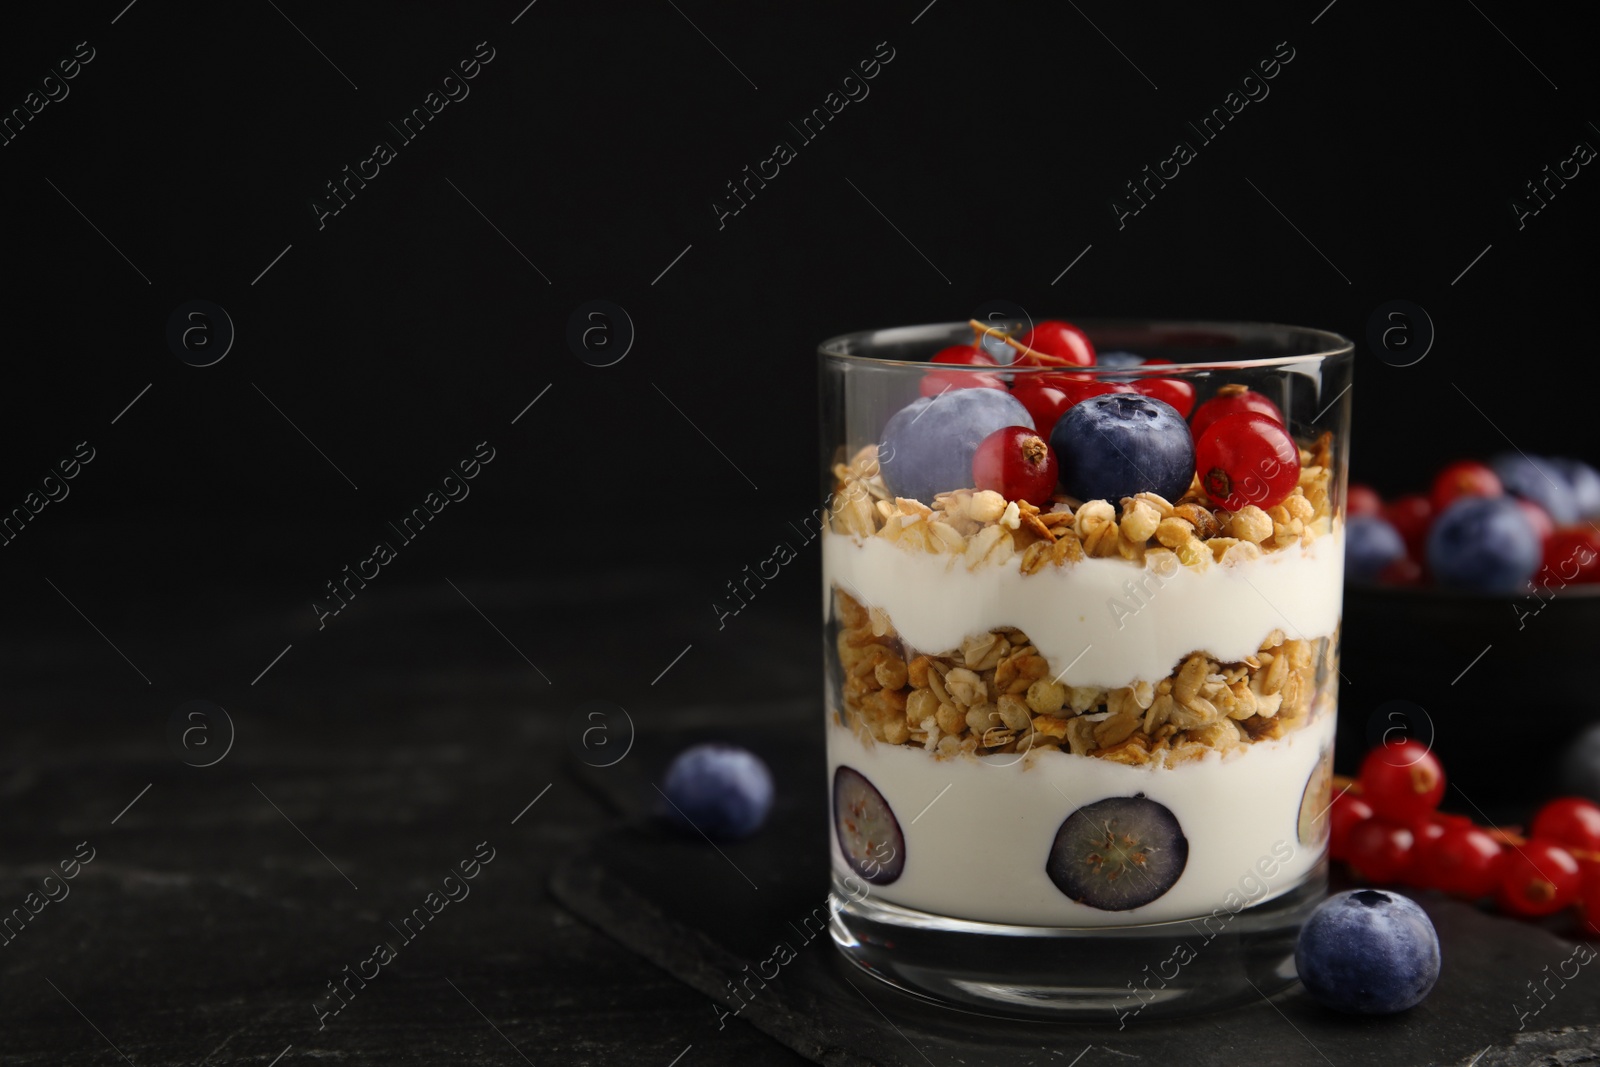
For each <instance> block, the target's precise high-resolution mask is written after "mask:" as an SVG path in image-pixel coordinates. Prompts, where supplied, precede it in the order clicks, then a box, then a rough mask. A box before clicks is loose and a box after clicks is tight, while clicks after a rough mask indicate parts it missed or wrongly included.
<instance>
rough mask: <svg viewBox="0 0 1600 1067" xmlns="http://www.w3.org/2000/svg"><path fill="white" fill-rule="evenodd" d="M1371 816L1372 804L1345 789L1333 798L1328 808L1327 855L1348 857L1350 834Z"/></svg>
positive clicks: (1345, 858) (1343, 858)
mask: <svg viewBox="0 0 1600 1067" xmlns="http://www.w3.org/2000/svg"><path fill="white" fill-rule="evenodd" d="M1370 818H1372V805H1371V804H1368V803H1367V802H1366V801H1365V800H1362V799H1361V798H1360V797H1358V796H1356V795H1355V794H1354V793H1352V792H1349V791H1348V790H1346V791H1345V792H1343V793H1339V794H1338V795H1336V796H1335V797H1334V798H1333V803H1332V804H1331V805H1330V806H1329V808H1328V855H1330V856H1332V857H1333V858H1334V859H1336V860H1347V859H1349V858H1350V834H1351V832H1352V831H1353V830H1355V828H1356V827H1357V826H1360V825H1361V824H1362V823H1364V822H1366V821H1367V820H1368V819H1370Z"/></svg>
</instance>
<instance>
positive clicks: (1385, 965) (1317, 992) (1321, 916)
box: [1294, 889, 1439, 1015]
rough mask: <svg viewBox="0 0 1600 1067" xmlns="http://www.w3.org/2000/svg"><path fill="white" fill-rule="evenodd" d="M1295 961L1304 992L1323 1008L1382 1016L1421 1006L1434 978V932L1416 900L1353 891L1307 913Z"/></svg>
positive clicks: (1373, 891)
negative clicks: (1308, 915) (1309, 915)
mask: <svg viewBox="0 0 1600 1067" xmlns="http://www.w3.org/2000/svg"><path fill="white" fill-rule="evenodd" d="M1294 961H1295V966H1296V968H1297V969H1298V970H1299V972H1300V981H1301V982H1303V983H1304V984H1305V987H1306V991H1307V992H1309V993H1310V994H1311V995H1312V996H1313V997H1315V998H1316V999H1317V1000H1318V1001H1320V1002H1321V1003H1323V1004H1325V1005H1326V1006H1328V1007H1330V1008H1334V1009H1337V1010H1339V1011H1345V1012H1351V1013H1355V1014H1361V1015H1386V1014H1390V1013H1393V1012H1397V1011H1405V1010H1406V1009H1407V1008H1411V1007H1415V1006H1416V1005H1418V1004H1420V1003H1422V1000H1423V998H1424V997H1426V996H1427V995H1428V993H1429V991H1430V990H1432V989H1433V984H1434V983H1435V982H1436V981H1438V980H1439V935H1438V932H1437V931H1435V930H1434V928H1433V923H1432V922H1430V921H1429V920H1428V916H1427V913H1426V912H1424V911H1423V910H1422V908H1420V907H1419V906H1418V905H1417V903H1416V902H1415V901H1413V900H1411V899H1409V898H1407V897H1403V896H1401V895H1400V894H1398V893H1383V892H1379V891H1378V890H1376V889H1354V890H1351V891H1349V892H1347V893H1337V894H1335V895H1333V896H1331V897H1329V898H1328V899H1327V900H1325V901H1323V902H1322V903H1321V904H1320V905H1318V906H1317V910H1316V911H1314V912H1312V913H1311V918H1309V919H1307V920H1306V924H1305V925H1304V926H1303V927H1301V928H1300V937H1299V940H1298V941H1297V942H1296V943H1295V949H1294Z"/></svg>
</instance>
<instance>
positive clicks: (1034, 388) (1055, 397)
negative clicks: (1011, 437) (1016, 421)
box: [1011, 375, 1082, 437]
mask: <svg viewBox="0 0 1600 1067" xmlns="http://www.w3.org/2000/svg"><path fill="white" fill-rule="evenodd" d="M1064 384H1065V383H1063V382H1061V381H1059V380H1058V379H1056V378H1055V377H1053V376H1045V375H1028V376H1027V377H1025V378H1022V379H1021V380H1019V381H1018V382H1017V383H1016V385H1014V386H1012V388H1011V395H1012V396H1013V397H1015V398H1016V399H1017V400H1018V401H1019V402H1020V403H1021V404H1022V406H1023V407H1025V408H1027V409H1028V414H1029V415H1032V416H1033V425H1034V426H1035V427H1036V428H1037V429H1038V431H1039V432H1040V433H1042V434H1044V435H1045V436H1046V437H1049V436H1050V431H1051V430H1053V429H1055V425H1056V421H1057V420H1058V419H1060V418H1061V416H1062V415H1063V414H1064V413H1065V412H1066V410H1067V409H1068V408H1070V407H1071V406H1072V405H1074V404H1076V403H1077V402H1078V401H1079V400H1080V399H1082V398H1081V397H1074V396H1072V395H1070V394H1069V393H1068V392H1067V391H1066V390H1065V389H1064V388H1062V386H1063V385H1064Z"/></svg>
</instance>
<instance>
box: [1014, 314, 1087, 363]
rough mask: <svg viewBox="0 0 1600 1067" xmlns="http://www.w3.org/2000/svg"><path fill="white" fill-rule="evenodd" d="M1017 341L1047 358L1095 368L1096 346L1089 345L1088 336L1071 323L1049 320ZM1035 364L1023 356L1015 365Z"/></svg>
mask: <svg viewBox="0 0 1600 1067" xmlns="http://www.w3.org/2000/svg"><path fill="white" fill-rule="evenodd" d="M1017 340H1019V341H1021V342H1022V343H1023V344H1024V345H1026V346H1028V347H1029V348H1032V349H1034V350H1036V351H1039V352H1043V353H1044V354H1045V355H1047V356H1056V357H1057V358H1059V359H1064V360H1066V361H1067V363H1068V364H1070V365H1071V366H1074V367H1092V366H1094V345H1092V344H1090V343H1089V338H1088V336H1087V335H1086V334H1085V333H1084V332H1083V331H1082V330H1080V329H1078V328H1077V327H1076V326H1074V325H1072V323H1070V322H1061V321H1059V320H1056V319H1048V320H1046V321H1044V322H1040V323H1036V324H1035V325H1034V327H1033V329H1031V330H1029V331H1028V332H1027V333H1025V334H1023V335H1022V336H1021V337H1019V338H1017ZM1034 362H1035V361H1034V360H1032V359H1031V358H1030V357H1028V356H1026V355H1023V356H1019V357H1018V358H1017V362H1016V364H1015V365H1016V366H1023V367H1026V366H1029V365H1030V364H1032V363H1034ZM1055 365H1056V364H1052V366H1055Z"/></svg>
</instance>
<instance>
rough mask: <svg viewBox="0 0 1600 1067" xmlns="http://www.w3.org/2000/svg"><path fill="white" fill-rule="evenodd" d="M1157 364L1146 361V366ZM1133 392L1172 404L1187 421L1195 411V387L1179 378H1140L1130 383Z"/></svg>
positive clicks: (1152, 361) (1153, 361)
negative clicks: (1190, 413)
mask: <svg viewBox="0 0 1600 1067" xmlns="http://www.w3.org/2000/svg"><path fill="white" fill-rule="evenodd" d="M1155 362H1157V361H1156V360H1146V361H1145V365H1146V366H1148V365H1149V364H1151V363H1155ZM1129 384H1130V385H1132V386H1133V391H1134V392H1136V393H1142V394H1143V395H1145V396H1148V397H1151V398H1153V399H1155V400H1160V401H1161V402H1163V403H1166V404H1171V405H1172V407H1173V408H1174V409H1175V410H1176V411H1177V412H1178V415H1179V416H1180V417H1181V418H1185V419H1187V418H1188V417H1189V412H1191V411H1193V410H1194V386H1192V385H1190V384H1189V383H1188V382H1186V381H1182V380H1180V379H1178V378H1140V379H1138V380H1137V381H1134V382H1130V383H1129Z"/></svg>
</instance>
